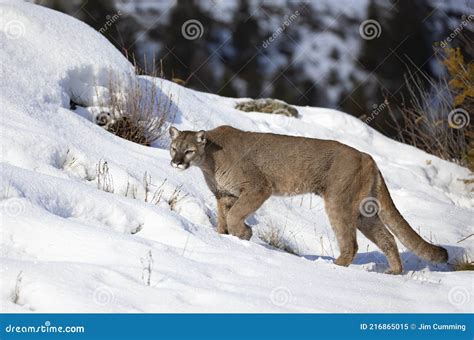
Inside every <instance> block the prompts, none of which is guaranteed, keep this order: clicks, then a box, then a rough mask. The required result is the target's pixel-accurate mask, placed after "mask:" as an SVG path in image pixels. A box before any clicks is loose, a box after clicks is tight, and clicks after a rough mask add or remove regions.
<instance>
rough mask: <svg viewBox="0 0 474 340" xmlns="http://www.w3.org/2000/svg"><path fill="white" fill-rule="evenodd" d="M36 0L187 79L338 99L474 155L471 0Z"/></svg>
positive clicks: (376, 120)
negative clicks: (453, 112) (455, 124)
mask: <svg viewBox="0 0 474 340" xmlns="http://www.w3.org/2000/svg"><path fill="white" fill-rule="evenodd" d="M35 2H37V3H40V4H41V5H44V6H48V7H51V8H54V9H56V10H58V11H61V12H64V13H67V14H69V15H72V16H74V17H76V18H78V19H80V20H82V21H84V22H86V23H87V24H89V25H90V26H92V27H93V28H95V29H96V30H98V31H99V32H101V33H102V34H103V35H104V36H105V37H106V38H107V39H109V40H110V41H111V42H112V43H113V44H114V45H115V46H116V47H117V48H118V49H120V50H121V51H123V53H124V54H125V55H127V56H128V58H130V59H135V60H136V62H137V64H138V65H139V66H141V67H142V68H144V69H145V68H146V69H154V68H155V69H156V68H157V67H162V72H163V75H164V77H165V78H167V79H170V80H173V81H175V82H178V83H180V84H183V85H184V86H186V87H189V88H193V89H197V90H200V91H206V92H211V93H217V94H219V95H223V96H230V97H252V98H262V97H272V98H278V99H282V100H284V101H286V102H288V103H289V104H293V105H303V106H304V105H311V106H321V107H330V108H336V109H340V110H342V111H345V112H347V113H350V114H352V115H354V116H356V117H359V118H361V119H362V120H365V122H366V123H367V124H370V125H371V126H373V127H374V128H376V129H378V130H379V131H381V132H382V133H384V134H386V135H388V136H390V137H393V138H397V139H399V140H401V141H403V142H406V143H409V144H412V145H415V146H417V147H420V148H422V149H424V150H426V151H428V152H431V153H433V154H436V155H438V156H440V157H442V158H445V159H448V160H454V161H457V162H460V163H462V164H464V165H468V166H472V161H473V157H474V155H472V128H471V126H472V124H470V122H472V119H471V118H472V116H471V114H472V112H473V96H474V93H473V92H474V89H473V78H474V66H473V57H474V44H473V41H474V1H470V0H444V1H443V0H398V1H396V0H395V1H389V0H384V1H382V0H359V1H356V0H354V1H348V0H338V1H335V0H317V1H285V0H278V1H265V0H202V1H197V0H196V1H193V0H177V1H170V0H162V1H150V0H136V1H131V0H103V1H93V0H72V1H66V0H63V1H61V0H43V1H35ZM190 21H191V22H190ZM188 23H193V24H194V27H190V28H189V29H190V30H189V32H185V31H183V29H184V28H183V26H184V25H185V24H188ZM365 24H367V25H368V26H367V27H365V26H364V25H365ZM192 29H194V31H193V30H192ZM196 30H197V31H196ZM190 35H191V36H190ZM453 110H454V111H456V110H457V111H456V112H455V113H456V114H459V113H461V116H460V118H459V116H457V117H456V118H457V124H458V125H457V126H454V128H453V123H452V122H450V121H448V120H449V119H451V118H452V117H448V116H449V114H450V113H451V112H452V111H453ZM459 119H463V120H462V121H459ZM461 125H462V126H461ZM470 143H471V146H470ZM469 157H471V158H470V159H469ZM470 162H471V163H470Z"/></svg>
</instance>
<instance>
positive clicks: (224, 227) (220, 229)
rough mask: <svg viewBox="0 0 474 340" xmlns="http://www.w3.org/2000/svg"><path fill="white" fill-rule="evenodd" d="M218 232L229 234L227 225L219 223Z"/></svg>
mask: <svg viewBox="0 0 474 340" xmlns="http://www.w3.org/2000/svg"><path fill="white" fill-rule="evenodd" d="M217 233H219V234H228V232H227V226H225V225H222V224H218V225H217Z"/></svg>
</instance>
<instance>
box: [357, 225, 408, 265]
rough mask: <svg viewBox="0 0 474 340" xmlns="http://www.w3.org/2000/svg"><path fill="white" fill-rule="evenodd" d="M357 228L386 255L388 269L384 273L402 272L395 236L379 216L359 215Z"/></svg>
mask: <svg viewBox="0 0 474 340" xmlns="http://www.w3.org/2000/svg"><path fill="white" fill-rule="evenodd" d="M358 228H359V230H360V231H361V232H362V234H364V236H365V237H367V238H368V239H369V240H370V241H372V242H373V243H375V245H377V247H378V248H379V249H380V250H381V251H382V252H383V253H384V254H385V256H386V257H387V260H388V264H389V266H390V270H388V271H386V273H387V274H400V273H401V272H402V263H401V261H400V254H399V252H398V247H397V243H396V242H395V237H393V235H392V234H391V233H390V232H389V231H388V229H387V228H386V227H385V225H384V224H383V223H382V221H381V220H380V218H379V217H378V216H372V217H364V216H361V218H360V220H359V225H358Z"/></svg>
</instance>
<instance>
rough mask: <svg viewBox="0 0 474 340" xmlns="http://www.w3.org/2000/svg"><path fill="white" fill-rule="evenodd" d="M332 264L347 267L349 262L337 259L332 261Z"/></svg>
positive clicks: (340, 258)
mask: <svg viewBox="0 0 474 340" xmlns="http://www.w3.org/2000/svg"><path fill="white" fill-rule="evenodd" d="M334 264H337V265H338V266H343V267H347V266H349V265H350V264H351V260H348V259H346V258H342V257H338V258H337V259H335V260H334Z"/></svg>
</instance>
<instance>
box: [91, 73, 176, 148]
mask: <svg viewBox="0 0 474 340" xmlns="http://www.w3.org/2000/svg"><path fill="white" fill-rule="evenodd" d="M135 68H136V70H137V73H141V71H139V69H138V67H137V66H136V67H135ZM160 76H161V77H160ZM99 88H100V87H98V86H96V96H97V98H99V106H100V107H103V108H106V110H104V111H101V112H100V113H99V114H98V115H97V116H96V123H97V124H98V125H101V126H103V127H104V128H105V129H106V130H107V131H109V132H111V133H113V134H115V135H117V136H119V137H121V138H124V139H127V140H129V141H132V142H135V143H138V144H142V145H147V146H149V145H151V143H153V142H154V141H156V140H158V139H159V138H160V137H162V136H163V134H164V133H165V131H166V127H167V126H168V124H169V121H170V122H171V121H172V120H173V119H174V112H172V111H173V100H172V95H169V96H167V95H165V94H164V92H163V91H162V90H163V79H162V74H158V72H156V71H155V70H154V71H153V72H151V73H150V76H141V77H136V76H132V77H130V79H123V78H119V77H117V76H115V75H114V74H113V73H112V72H110V73H109V80H108V96H103V95H101V94H100V93H98V92H97V91H98V90H97V89H99Z"/></svg>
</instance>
